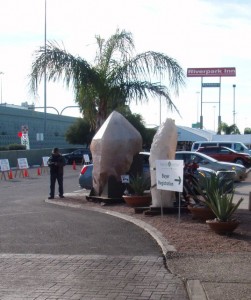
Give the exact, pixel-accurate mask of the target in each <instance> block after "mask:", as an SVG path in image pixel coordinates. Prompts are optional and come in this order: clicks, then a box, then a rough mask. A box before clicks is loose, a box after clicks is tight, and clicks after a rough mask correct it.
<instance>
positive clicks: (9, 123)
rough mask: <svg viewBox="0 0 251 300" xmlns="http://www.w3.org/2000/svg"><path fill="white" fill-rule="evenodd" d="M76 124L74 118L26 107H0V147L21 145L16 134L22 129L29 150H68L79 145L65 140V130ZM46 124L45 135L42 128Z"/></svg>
mask: <svg viewBox="0 0 251 300" xmlns="http://www.w3.org/2000/svg"><path fill="white" fill-rule="evenodd" d="M75 122H76V118H74V117H68V116H62V115H56V114H50V113H47V114H46V119H45V114H44V113H43V112H37V111H35V110H34V109H28V107H22V106H20V107H13V106H10V105H3V104H2V105H0V146H7V145H10V144H21V141H20V137H19V136H18V133H19V132H21V131H22V127H23V126H25V127H26V128H28V136H29V144H30V149H41V148H52V147H55V146H57V147H59V148H69V147H79V146H81V145H70V144H69V143H68V142H67V141H66V139H65V133H66V131H67V129H68V128H69V127H70V126H71V125H72V124H73V123H75ZM45 124H46V133H45V134H44V128H45Z"/></svg>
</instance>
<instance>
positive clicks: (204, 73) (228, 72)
mask: <svg viewBox="0 0 251 300" xmlns="http://www.w3.org/2000/svg"><path fill="white" fill-rule="evenodd" d="M231 76H232V77H235V76H236V70H235V68H234V67H231V68H188V69H187V77H200V78H201V93H200V96H201V100H200V101H201V106H200V107H201V114H200V123H199V124H200V129H203V114H202V104H204V103H216V104H218V105H219V115H218V128H220V126H221V77H231ZM204 77H219V82H218V83H215V82H207V83H204V82H203V79H204ZM209 87H210V88H212V87H215V88H218V89H219V98H218V100H215V101H212V100H211V101H210V102H205V101H203V99H202V95H203V88H209Z"/></svg>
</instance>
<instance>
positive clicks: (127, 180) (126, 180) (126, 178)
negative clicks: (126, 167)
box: [121, 175, 130, 183]
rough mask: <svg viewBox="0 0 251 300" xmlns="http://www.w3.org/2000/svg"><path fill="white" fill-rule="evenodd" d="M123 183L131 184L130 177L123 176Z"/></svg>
mask: <svg viewBox="0 0 251 300" xmlns="http://www.w3.org/2000/svg"><path fill="white" fill-rule="evenodd" d="M121 181H122V183H129V182H130V178H129V175H121Z"/></svg>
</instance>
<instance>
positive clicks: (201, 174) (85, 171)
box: [79, 152, 235, 189]
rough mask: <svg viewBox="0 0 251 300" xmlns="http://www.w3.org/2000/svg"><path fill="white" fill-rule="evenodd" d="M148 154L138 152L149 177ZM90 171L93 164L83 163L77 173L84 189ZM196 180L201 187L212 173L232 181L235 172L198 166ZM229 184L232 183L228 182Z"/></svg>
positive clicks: (145, 172) (90, 182)
mask: <svg viewBox="0 0 251 300" xmlns="http://www.w3.org/2000/svg"><path fill="white" fill-rule="evenodd" d="M149 156H150V152H140V157H141V159H142V163H143V176H144V177H145V178H150V166H149ZM92 171H93V164H87V165H84V166H83V167H82V169H81V171H80V174H79V185H80V187H82V188H84V189H91V188H92ZM197 175H198V177H197V179H198V181H199V183H200V185H201V187H202V185H203V183H204V178H205V177H206V178H210V177H211V176H213V175H218V176H220V177H224V182H229V181H233V179H234V176H235V172H234V171H232V172H231V171H223V170H221V171H214V170H211V169H208V168H205V167H199V168H198V173H197ZM230 185H232V183H231V182H230Z"/></svg>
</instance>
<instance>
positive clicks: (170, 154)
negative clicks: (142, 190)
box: [149, 119, 177, 207]
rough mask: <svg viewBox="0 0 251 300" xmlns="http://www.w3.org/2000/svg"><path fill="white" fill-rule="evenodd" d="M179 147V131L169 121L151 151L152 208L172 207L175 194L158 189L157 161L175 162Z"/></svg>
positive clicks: (156, 135)
mask: <svg viewBox="0 0 251 300" xmlns="http://www.w3.org/2000/svg"><path fill="white" fill-rule="evenodd" d="M176 147H177V129H176V125H175V123H174V121H173V120H171V119H167V120H166V121H165V123H162V124H161V126H160V127H159V129H158V131H157V132H156V134H155V136H154V138H153V142H152V145H151V149H150V157H149V163H150V173H151V185H152V188H151V194H152V207H162V206H163V207H172V206H173V192H172V191H167V190H158V189H157V187H156V160H173V159H175V152H176Z"/></svg>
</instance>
